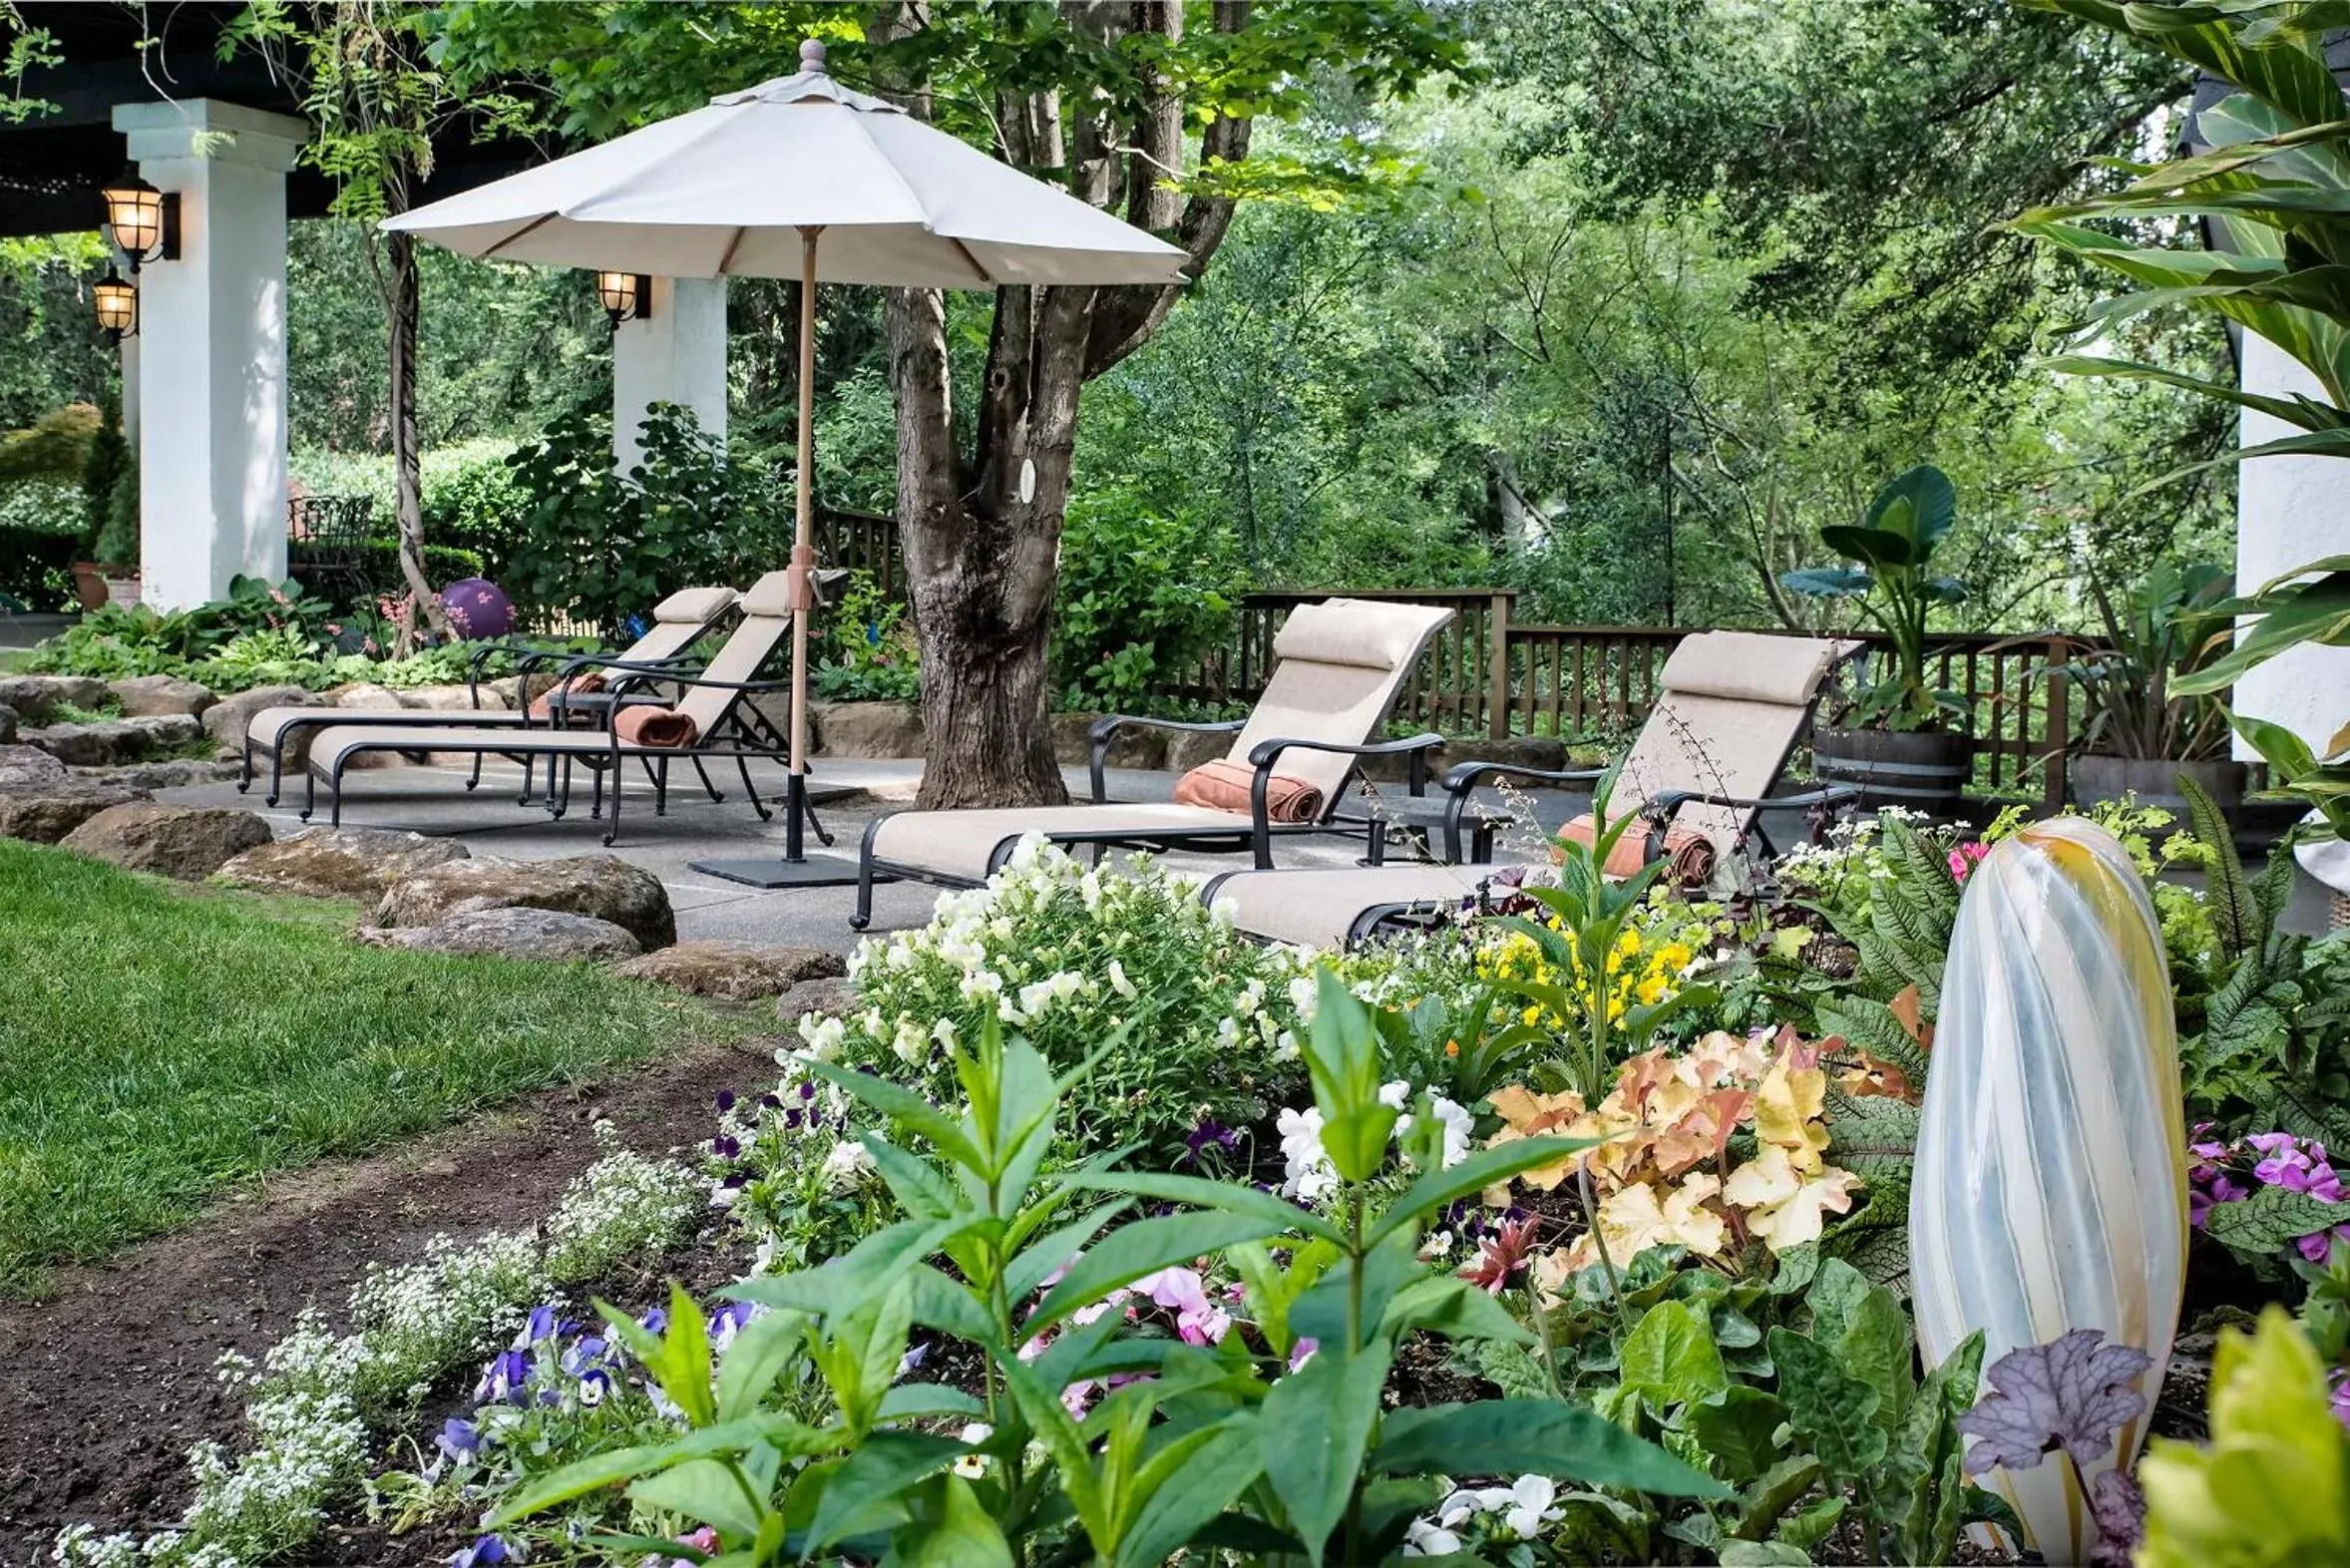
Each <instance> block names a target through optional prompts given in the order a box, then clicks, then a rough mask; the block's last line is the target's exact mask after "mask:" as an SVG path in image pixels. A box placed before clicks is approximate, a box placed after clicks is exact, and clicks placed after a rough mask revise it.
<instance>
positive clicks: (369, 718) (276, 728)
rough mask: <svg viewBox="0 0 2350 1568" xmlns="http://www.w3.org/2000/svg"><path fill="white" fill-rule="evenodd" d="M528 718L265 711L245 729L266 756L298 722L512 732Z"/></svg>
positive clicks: (489, 711)
mask: <svg viewBox="0 0 2350 1568" xmlns="http://www.w3.org/2000/svg"><path fill="white" fill-rule="evenodd" d="M524 717H525V715H524V714H523V713H522V712H521V711H519V710H518V709H515V708H482V709H479V710H474V709H464V708H461V709H458V710H455V711H443V712H434V711H432V710H431V709H427V708H263V709H261V711H260V712H258V713H256V714H254V715H253V721H252V723H250V724H248V725H246V726H245V732H244V734H245V741H246V743H247V744H248V745H249V746H250V747H251V748H252V749H253V750H254V751H256V752H259V753H261V754H263V755H267V754H268V753H270V752H273V751H275V750H276V749H277V745H278V742H279V741H280V740H282V739H284V737H285V732H286V730H287V729H288V728H289V727H290V726H291V725H292V724H293V723H294V722H295V721H296V720H300V721H301V722H303V723H306V724H316V723H319V722H320V721H321V720H325V721H327V722H328V723H329V724H400V725H407V724H416V725H429V726H432V727H434V728H448V727H451V726H454V725H457V724H459V723H463V724H467V725H470V726H474V727H477V728H481V729H511V728H514V727H517V726H519V725H520V724H521V723H522V722H523V719H524Z"/></svg>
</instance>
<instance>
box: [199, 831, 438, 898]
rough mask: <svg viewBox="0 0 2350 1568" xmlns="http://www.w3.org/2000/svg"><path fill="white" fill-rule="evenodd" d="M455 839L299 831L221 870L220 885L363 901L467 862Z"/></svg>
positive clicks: (257, 848) (249, 852)
mask: <svg viewBox="0 0 2350 1568" xmlns="http://www.w3.org/2000/svg"><path fill="white" fill-rule="evenodd" d="M471 853H472V852H471V851H469V850H468V849H467V848H466V847H465V846H464V845H462V844H460V843H458V842H456V841H455V840H454V839H429V838H426V837H425V836H424V835H423V834H421V833H399V832H395V831H393V830H392V829H389V828H304V829H303V830H302V831H301V832H299V833H296V834H294V835H293V836H292V837H291V838H284V839H278V840H276V841H275V842H274V843H269V844H259V845H255V846H254V847H253V848H251V849H249V850H246V851H245V852H244V853H243V854H241V855H239V856H237V857H236V858H235V859H234V860H232V861H230V862H228V864H227V865H225V866H222V867H221V868H220V873H219V875H220V877H221V880H223V881H226V882H230V883H234V884H235V885H236V886H237V887H240V888H252V889H254V890H256V891H258V892H262V893H292V894H298V895H300V896H302V897H304V898H313V899H364V900H369V901H373V900H376V899H379V898H381V897H382V896H383V892H384V890H385V889H386V888H389V887H390V886H391V885H392V884H393V883H395V882H398V881H400V880H401V879H402V878H404V877H412V876H414V875H416V873H418V872H420V871H424V870H427V869H429V868H431V867H434V866H441V865H446V864H447V863H449V862H450V861H453V860H465V859H468V858H470V856H471Z"/></svg>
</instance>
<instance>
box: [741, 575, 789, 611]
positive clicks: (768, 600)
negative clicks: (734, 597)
mask: <svg viewBox="0 0 2350 1568" xmlns="http://www.w3.org/2000/svg"><path fill="white" fill-rule="evenodd" d="M789 576H790V574H789V573H784V572H770V573H768V574H767V575H766V576H765V577H763V578H761V579H759V581H758V582H756V583H754V584H752V585H751V586H750V587H749V588H744V589H743V591H742V597H741V599H739V600H738V601H737V602H738V603H739V604H740V606H741V608H742V612H743V613H744V614H746V615H775V616H782V617H787V618H788V617H789V616H790V614H791V612H792V606H791V598H790V596H789V595H788V594H787V593H786V592H785V591H784V584H785V580H786V579H787V578H788V577H789Z"/></svg>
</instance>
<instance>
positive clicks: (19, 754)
mask: <svg viewBox="0 0 2350 1568" xmlns="http://www.w3.org/2000/svg"><path fill="white" fill-rule="evenodd" d="M65 777H66V771H65V764H64V763H62V762H60V761H58V760H57V759H56V758H55V757H53V756H51V755H50V754H49V753H48V752H46V751H43V750H42V749H41V748H40V747H38V746H0V790H10V789H22V788H23V787H24V786H25V785H27V784H56V783H59V782H62V781H63V780H64V778H65Z"/></svg>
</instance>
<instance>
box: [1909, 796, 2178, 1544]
mask: <svg viewBox="0 0 2350 1568" xmlns="http://www.w3.org/2000/svg"><path fill="white" fill-rule="evenodd" d="M2183 1123H2184V1110H2183V1107H2182V1105H2181V1103H2180V1097H2179V1084H2178V1052H2177V1045H2176V1041H2175V1039H2174V1037H2173V1030H2172V1024H2171V999H2170V976H2169V967H2168V965H2167V964H2166V963H2165V962H2164V960H2163V957H2162V939H2161V932H2160V928H2159V926H2158V925H2157V923H2156V921H2155V917H2154V905H2153V903H2152V901H2151V900H2149V899H2148V897H2147V892H2146V887H2145V884H2144V883H2143V882H2141V881H2140V879H2139V875H2138V872H2137V869H2136V868H2135V867H2134V866H2132V864H2131V862H2130V857H2129V855H2128V854H2127V853H2126V852H2125V851H2124V850H2123V848H2122V846H2121V844H2120V843H2118V842H2117V841H2116V840H2115V838H2114V837H2113V835H2112V834H2110V833H2108V832H2106V831H2105V830H2104V829H2102V828H2100V827H2098V826H2096V825H2095V824H2094V823H2090V822H2085V821H2083V820H2081V819H2080V818H2077V817H2061V818H2057V819H2055V820H2052V821H2049V822H2044V823H2039V824H2036V825H2034V826H2032V827H2029V828H2026V829H2024V830H2023V831H2022V832H2021V833H2019V834H2017V835H2016V836H2015V837H2014V838H2012V839H2009V840H2007V841H2006V842H2005V843H2002V844H2000V845H1998V846H1996V847H1995V848H1994V849H1993V850H1992V851H1991V853H1990V854H1989V855H1988V856H1986V857H1984V858H1983V860H1982V861H1980V862H1979V863H1978V864H1977V865H1976V866H1975V867H1974V869H1973V871H1972V872H1971V874H1970V875H1969V876H1968V877H1967V885H1966V895H1965V898H1964V899H1963V901H1962V902H1961V903H1960V905H1959V912H1958V927H1957V930H1956V932H1955V933H1953V935H1952V939H1951V945H1950V959H1949V963H1948V965H1947V966H1946V967H1945V969H1944V972H1943V980H1942V1012H1941V1018H1940V1021H1939V1023H1938V1026H1937V1028H1936V1031H1935V1036H1934V1055H1933V1069H1932V1072H1931V1073H1930V1074H1929V1076H1928V1079H1927V1083H1926V1098H1925V1113H1924V1120H1923V1124H1922V1126H1921V1127H1920V1129H1919V1133H1918V1143H1917V1165H1916V1171H1915V1175H1914V1179H1913V1184H1912V1186H1911V1188H1910V1197H1909V1246H1910V1266H1911V1274H1912V1289H1913V1292H1914V1295H1915V1306H1916V1312H1917V1337H1918V1345H1919V1348H1920V1349H1921V1350H1922V1351H1923V1352H1924V1354H1925V1358H1926V1364H1927V1365H1928V1366H1932V1365H1933V1364H1935V1363H1937V1362H1939V1361H1940V1360H1941V1359H1942V1358H1943V1357H1945V1356H1948V1355H1949V1354H1950V1353H1951V1351H1952V1350H1953V1349H1954V1348H1955V1347H1956V1346H1957V1345H1958V1343H1959V1342H1960V1341H1961V1340H1963V1339H1965V1338H1966V1336H1967V1335H1968V1334H1970V1333H1972V1332H1973V1331H1974V1330H1976V1329H1981V1330H1982V1331H1983V1332H1984V1336H1985V1341H1986V1343H1985V1346H1984V1354H1983V1364H1984V1365H1985V1366H1986V1367H1988V1366H1991V1365H1992V1364H1994V1363H1996V1362H1998V1361H1999V1360H2000V1358H2002V1357H2004V1356H2005V1355H2007V1354H2008V1353H2009V1352H2010V1351H2014V1350H2018V1349H2021V1348H2023V1347H2026V1346H2034V1345H2046V1344H2048V1343H2049V1342H2050V1341H2053V1340H2056V1339H2057V1338H2059V1337H2060V1336H2062V1335H2064V1334H2067V1333H2069V1332H2071V1331H2073V1330H2076V1329H2100V1330H2103V1331H2104V1332H2105V1334H2106V1335H2107V1337H2108V1338H2109V1339H2111V1340H2114V1341H2117V1342H2119V1343H2121V1344H2123V1345H2130V1346H2136V1347H2138V1348H2139V1349H2140V1350H2143V1351H2145V1352H2146V1353H2147V1354H2148V1355H2149V1356H2150V1357H2152V1358H2153V1365H2152V1366H2151V1367H2150V1368H2149V1369H2148V1370H2147V1372H2145V1374H2144V1377H2143V1380H2142V1382H2141V1383H2140V1391H2141V1392H2143V1393H2144V1394H2145V1395H2146V1398H2147V1401H2148V1404H2149V1406H2150V1407H2151V1405H2152V1403H2153V1400H2154V1395H2155V1393H2156V1392H2157V1390H2159V1388H2160V1387H2161V1382H2162V1372H2163V1369H2164V1368H2165V1367H2166V1366H2167V1365H2168V1363H2169V1359H2170V1341H2171V1336H2172V1334H2173V1333H2174V1332H2175V1330H2176V1328H2177V1323H2178V1302H2179V1291H2180V1287H2181V1283H2182V1279H2183V1275H2184V1271H2185V1262H2186V1222H2187V1209H2186V1155H2185V1148H2184V1137H2183V1132H2184V1126H2183ZM2145 1435H2146V1422H2145V1420H2144V1419H2143V1418H2141V1419H2136V1420H2131V1421H2128V1422H2125V1423H2124V1424H2123V1426H2122V1427H2121V1429H2120V1430H2119V1432H2117V1433H2116V1436H2115V1440H2114V1443H2113V1447H2112V1450H2111V1451H2110V1452H2108V1453H2107V1454H2105V1455H2104V1456H2103V1457H2101V1458H2098V1459H2096V1460H2093V1461H2090V1462H2088V1463H2079V1462H2077V1461H2076V1460H2075V1459H2074V1457H2073V1456H2071V1455H2070V1454H2067V1453H2064V1452H2057V1453H2053V1454H2050V1455H2049V1456H2048V1457H2047V1458H2046V1459H2045V1460H2043V1461H2042V1462H2041V1463H2040V1464H2038V1465H2036V1466H2033V1467H2032V1468H2029V1469H2016V1470H2010V1469H1995V1470H1993V1471H1991V1472H1990V1473H1989V1474H1988V1475H1986V1476H1985V1477H1984V1480H1985V1482H1986V1484H1988V1485H1989V1486H1990V1487H1991V1488H1992V1489H1993V1490H1994V1491H1996V1492H1998V1493H2000V1494H2001V1495H2003V1496H2005V1497H2006V1498H2007V1500H2008V1502H2009V1503H2010V1504H2011V1505H2012V1506H2013V1507H2014V1508H2015V1510H2016V1512H2017V1514H2018V1515H2019V1516H2020V1517H2021V1518H2022V1519H2023V1522H2024V1527H2025V1530H2026V1532H2027V1534H2028V1535H2029V1536H2030V1537H2031V1541H2030V1544H2031V1545H2033V1546H2035V1547H2037V1548H2038V1549H2039V1550H2040V1551H2041V1553H2042V1554H2043V1555H2044V1556H2045V1557H2046V1558H2047V1559H2048V1561H2050V1562H2051V1563H2078V1562H2082V1561H2084V1560H2085V1559H2086V1558H2087V1556H2088V1553H2089V1548H2090V1546H2091V1545H2092V1543H2094V1541H2095V1540H2096V1524H2095V1522H2094V1521H2093V1520H2092V1518H2091V1516H2090V1509H2089V1502H2088V1495H2087V1494H2088V1488H2089V1487H2090V1486H2091V1484H2092V1483H2093V1482H2094V1481H2095V1479H2096V1476H2097V1475H2098V1474H2099V1473H2100V1472H2102V1471H2105V1470H2111V1469H2113V1468H2115V1467H2116V1465H2117V1464H2127V1463H2128V1462H2129V1461H2130V1460H2131V1458H2132V1457H2133V1456H2134V1455H2135V1454H2136V1452H2137V1450H2138V1445H2139V1443H2140V1441H2141V1440H2142V1439H2143V1438H2144V1437H2145Z"/></svg>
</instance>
